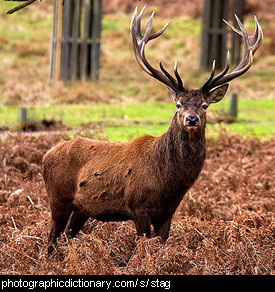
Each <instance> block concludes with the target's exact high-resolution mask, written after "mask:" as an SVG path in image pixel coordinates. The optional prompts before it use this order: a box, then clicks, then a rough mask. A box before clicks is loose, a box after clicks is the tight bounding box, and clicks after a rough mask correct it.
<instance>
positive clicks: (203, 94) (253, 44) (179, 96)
mask: <svg viewBox="0 0 275 292" xmlns="http://www.w3.org/2000/svg"><path fill="white" fill-rule="evenodd" d="M145 8H146V6H144V7H143V9H142V10H141V12H140V14H139V15H137V8H136V9H135V12H134V14H133V17H132V21H131V26H130V33H131V36H132V40H133V46H134V54H135V57H136V60H137V62H138V64H139V66H140V67H141V68H142V69H143V70H144V71H145V72H146V73H147V74H149V75H150V76H152V77H154V78H155V79H157V80H159V81H160V82H162V83H164V84H165V85H167V86H168V89H169V92H170V94H171V96H172V98H173V100H174V102H175V105H176V111H175V117H176V118H177V121H178V123H179V126H180V128H181V129H182V130H184V131H187V132H188V133H189V138H192V137H193V134H194V133H195V132H196V131H198V130H199V129H200V128H202V127H205V124H206V110H207V108H208V106H209V105H210V104H211V103H216V102H219V101H220V100H222V98H223V97H224V95H225V93H226V91H227V89H228V85H229V84H228V82H229V81H231V80H233V79H235V78H237V77H239V76H241V75H242V74H244V73H245V72H246V71H247V70H248V69H249V68H250V67H251V65H252V61H253V55H254V53H255V52H256V50H257V49H258V48H259V47H260V45H261V43H262V39H263V31H262V28H261V26H260V25H259V23H258V21H257V18H256V16H255V27H256V28H255V32H254V34H253V35H252V36H248V34H247V32H246V30H245V28H244V26H243V24H242V23H241V21H240V20H239V18H238V17H237V15H235V17H236V20H237V22H238V24H239V27H240V30H238V29H237V28H235V27H233V26H232V25H230V24H229V23H228V22H227V21H225V20H224V22H225V23H226V24H227V26H228V27H230V28H231V29H232V30H233V31H234V32H235V33H237V34H238V35H240V36H241V37H242V38H243V40H244V56H243V58H242V60H241V61H240V63H239V65H238V66H237V67H236V68H235V69H234V70H233V71H232V72H231V73H227V72H228V71H229V67H230V56H229V52H228V54H227V62H226V67H225V69H224V70H223V71H222V72H220V73H219V74H218V75H216V76H214V75H215V61H214V62H213V66H212V71H211V74H210V77H209V78H208V79H207V80H206V82H205V83H204V84H203V86H202V87H200V88H199V89H187V88H185V87H184V86H183V82H182V79H181V77H180V75H179V73H178V69H177V62H175V65H174V75H175V77H173V76H172V75H171V74H170V73H169V72H168V71H167V70H166V69H165V68H164V66H163V64H162V62H161V61H159V67H160V70H158V69H155V68H154V67H153V66H152V65H151V64H150V63H149V62H148V61H147V59H146V56H145V45H146V43H148V42H149V41H151V40H152V39H155V38H157V37H158V36H160V35H161V34H162V33H163V32H164V31H165V30H166V28H167V26H168V24H169V22H168V23H167V24H166V25H165V26H164V27H163V28H162V29H161V30H160V31H158V32H156V33H154V34H150V32H151V28H152V22H153V17H154V12H153V13H152V14H151V17H150V19H149V21H148V22H147V24H146V28H145V32H144V35H142V33H141V29H140V24H141V19H142V16H143V13H144V10H145Z"/></svg>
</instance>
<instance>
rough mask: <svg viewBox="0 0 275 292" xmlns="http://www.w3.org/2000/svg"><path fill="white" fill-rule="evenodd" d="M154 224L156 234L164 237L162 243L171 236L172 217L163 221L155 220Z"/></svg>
mask: <svg viewBox="0 0 275 292" xmlns="http://www.w3.org/2000/svg"><path fill="white" fill-rule="evenodd" d="M153 226H154V231H155V234H156V236H160V237H161V238H162V243H165V242H166V240H167V238H168V236H169V230H170V226H171V218H169V219H168V220H166V221H164V222H161V223H159V222H153Z"/></svg>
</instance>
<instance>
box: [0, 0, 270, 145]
mask: <svg viewBox="0 0 275 292" xmlns="http://www.w3.org/2000/svg"><path fill="white" fill-rule="evenodd" d="M69 2H73V1H66V0H65V2H64V5H63V6H62V5H61V1H55V2H54V1H52V0H48V1H46V0H44V1H42V2H40V1H37V2H34V3H33V4H31V5H29V6H28V7H26V8H24V9H21V10H19V11H17V12H15V13H13V14H9V15H8V14H6V13H7V11H9V10H10V9H12V8H14V7H15V6H16V5H18V4H16V3H19V4H20V2H13V1H1V4H0V56H1V58H0V96H1V98H0V105H1V108H0V128H1V129H2V131H4V130H11V131H15V130H22V129H23V130H29V131H31V130H41V129H42V130H45V129H46V130H47V129H48V128H49V127H51V129H67V130H68V129H69V130H72V129H78V130H79V129H81V128H83V127H84V128H85V129H87V128H89V127H91V125H92V127H94V125H99V126H100V127H101V128H102V129H103V132H104V133H105V135H106V136H107V138H108V139H109V140H120V141H124V140H125V141H127V140H129V139H132V138H134V137H136V136H137V135H140V134H143V133H148V132H149V133H151V134H153V135H159V134H161V133H163V132H164V131H165V130H166V129H167V127H168V125H169V121H170V118H171V116H172V114H173V111H174V105H173V102H172V100H171V98H170V96H169V94H168V92H167V89H166V86H164V85H162V84H160V83H159V84H158V82H157V81H156V80H154V79H153V78H150V77H149V76H148V75H147V74H145V73H144V72H143V71H142V70H141V69H140V68H139V66H138V65H137V63H136V61H135V57H134V55H133V50H132V42H131V38H130V35H129V24H130V21H131V16H132V13H133V11H134V9H135V7H136V6H138V7H139V8H141V7H143V6H144V5H145V4H146V5H147V9H146V13H145V15H144V21H143V27H144V24H145V23H146V20H147V19H148V17H149V16H150V13H151V12H152V11H156V15H155V17H154V23H153V30H159V29H160V28H161V27H162V26H164V24H165V23H166V22H167V20H171V22H170V24H169V26H168V28H167V30H166V31H165V33H164V34H163V35H162V36H161V37H160V38H158V39H157V40H155V41H154V42H152V43H150V44H148V45H147V48H146V54H147V56H148V59H149V61H150V62H151V64H153V65H154V66H157V64H158V61H159V60H162V61H163V63H164V65H165V66H166V68H167V69H169V70H170V72H172V68H173V63H174V61H175V60H177V61H178V70H179V73H180V75H181V76H182V79H183V80H184V85H185V86H186V87H188V88H199V87H200V86H201V85H202V84H203V82H204V81H205V80H206V79H207V77H208V76H209V73H210V66H204V67H203V66H200V62H201V61H200V56H201V50H202V29H203V11H204V6H205V5H206V6H207V7H208V10H209V9H210V10H211V11H212V12H211V11H210V10H209V11H210V12H208V13H210V14H211V13H212V16H211V17H212V18H213V17H216V18H217V17H218V18H219V13H220V12H219V11H220V9H221V8H220V6H221V5H225V4H224V3H227V5H228V6H227V8H226V7H225V8H224V9H225V11H224V12H222V13H221V15H220V16H221V17H223V16H228V18H227V19H230V22H231V23H232V22H233V18H232V17H231V16H232V15H233V13H234V12H236V10H234V9H235V8H234V7H235V6H234V5H236V3H235V2H237V3H238V2H243V8H242V10H241V12H240V13H241V14H242V15H241V16H240V17H241V18H243V21H244V25H245V27H246V29H247V31H248V33H249V34H253V32H254V18H253V15H257V17H258V20H259V22H260V24H261V26H262V28H263V30H264V42H263V44H262V46H261V47H260V49H259V50H258V51H257V52H256V54H255V58H254V63H253V65H252V68H251V69H250V70H249V72H248V73H246V74H245V75H244V76H242V77H240V78H238V79H236V80H234V81H232V82H231V84H230V88H229V92H228V94H227V97H226V98H225V100H224V101H222V102H221V103H219V104H217V105H214V106H213V105H212V106H211V107H210V110H209V116H208V121H209V127H208V133H207V134H208V135H209V136H213V137H214V136H217V135H218V133H219V132H220V130H221V129H223V130H225V131H229V132H237V133H241V134H243V135H245V136H257V137H259V138H260V139H266V138H270V137H272V136H273V134H274V123H275V121H274V120H275V118H274V108H275V101H274V91H275V83H274V72H275V19H274V13H275V3H274V1H272V0H269V1H255V0H245V1H233V0H229V1H218V0H216V1H205V2H204V1H203V0H195V1H189V0H187V1H180V0H178V1H172V2H171V1H168V0H167V1H160V0H153V1H145V0H141V1H123V0H110V1H107V0H103V1H100V0H99V1H79V3H82V4H80V6H81V7H80V6H79V7H77V6H72V7H70V6H68V5H69V4H68V3H69ZM86 2H90V4H89V5H91V6H90V11H91V15H90V22H89V20H88V23H87V24H86V23H85V21H86V20H87V17H86V16H85V13H89V12H87V9H86V10H85V7H84V8H83V6H85V5H86V6H87V3H86ZM96 3H100V5H102V6H101V7H100V8H99V10H98V8H95V6H96V5H98V4H96ZM220 3H222V4H220ZM210 5H211V7H210ZM87 7H88V6H87ZM66 9H67V10H66ZM76 9H79V15H80V18H79V19H78V20H75V18H74V17H75V16H73V15H75V14H73V11H72V10H74V11H75V10H76ZM96 9H97V11H96V14H95V10H96ZM61 10H62V11H61ZM101 10H102V13H101ZM217 11H218V12H217ZM62 15H63V18H62ZM66 15H67V16H66ZM81 15H82V17H81ZM213 15H214V16H213ZM215 15H216V16H215ZM66 17H67V18H66ZM93 17H94V18H95V17H96V22H95V21H94V22H93ZM221 17H220V18H219V19H220V20H221ZM74 21H79V31H78V32H76V30H75V29H73V27H75V23H76V22H74ZM89 23H90V24H91V27H93V28H92V30H93V29H95V30H96V33H97V36H96V38H97V40H96V41H97V49H96V50H97V51H95V53H96V54H97V55H96V59H95V60H97V61H96V62H98V63H97V64H96V67H98V68H96V69H95V70H96V73H94V74H95V75H93V77H91V76H90V75H89V74H90V72H91V70H93V69H87V68H86V70H88V71H89V72H88V77H87V76H86V77H85V76H84V77H83V76H82V77H81V76H80V77H79V78H78V77H77V76H76V75H77V74H78V73H77V72H76V73H74V75H73V77H72V76H71V75H70V76H65V78H64V72H65V74H69V70H70V68H71V67H68V66H72V65H67V67H66V66H65V67H63V69H62V62H63V61H64V54H63V53H64V52H63V51H62V50H63V49H61V43H62V44H63V45H64V43H65V42H66V30H68V33H67V34H68V35H67V38H71V39H72V38H74V36H75V37H76V38H79V37H81V38H83V37H84V36H83V37H82V35H83V34H89V33H90V34H91V33H92V32H91V28H90V31H87V32H86V30H85V25H88V24H89ZM225 28H226V26H225V25H224V26H223V30H224V29H225ZM81 30H82V31H81ZM73 31H75V35H74V33H73ZM80 31H81V32H80ZM76 34H79V35H77V36H76ZM230 36H231V34H228V39H229V42H228V44H227V48H229V47H230V46H231V43H232V41H231V43H230ZM88 38H89V36H88ZM67 41H68V40H67ZM58 42H59V44H60V46H59V48H58ZM63 45H62V46H63ZM73 46H74V45H73V44H72V42H69V41H68V43H67V47H68V48H67V50H69V51H68V52H69V53H68V52H67V54H72V53H71V51H72V50H74V49H75V50H78V53H76V55H75V56H76V57H75V58H74V56H73V55H72V57H71V58H74V59H75V60H76V59H77V62H80V63H79V64H80V65H79V66H80V67H81V66H82V65H81V60H79V59H81V58H82V57H81V56H83V52H82V51H81V48H80V47H81V45H80V44H78V45H76V47H73ZM215 47H216V46H215ZM87 48H88V49H87V52H88V54H91V50H93V49H91V47H89V46H88V47H87ZM61 51H62V52H63V53H62V52H61ZM87 52H86V54H87ZM240 52H241V54H242V50H241V51H240ZM61 53H62V54H63V56H61V55H62V54H61ZM65 53H66V52H65ZM223 55H224V57H225V54H223ZM62 58H63V59H62ZM62 60H63V61H62ZM82 62H83V60H82ZM85 62H86V64H84V65H83V66H89V64H88V63H89V62H91V63H92V62H93V61H90V60H88V59H85V60H84V63H85ZM209 62H210V63H212V60H210V57H209ZM63 65H64V64H63ZM65 65H66V64H65ZM90 65H91V64H90ZM91 66H92V67H93V65H91ZM94 67H95V66H94ZM207 67H209V68H207ZM64 68H65V69H64ZM233 68H234V65H232V68H231V70H232V69H233ZM62 70H63V77H62ZM64 70H65V71H64ZM60 71H61V73H60ZM76 71H77V69H76ZM79 71H81V68H80V69H78V72H79ZM218 71H219V70H217V72H218ZM79 74H80V75H81V73H79ZM91 74H92V73H91ZM90 77H91V78H90ZM234 93H237V94H238V97H237V98H238V104H237V110H238V113H237V114H236V113H234V115H232V113H231V112H230V102H229V100H230V97H231V95H232V94H234ZM22 107H23V108H26V109H27V113H25V112H23V114H22V115H21V116H22V117H19V121H21V118H22V119H23V120H22V121H23V124H22V121H21V122H19V123H18V111H19V108H22ZM19 116H20V113H19ZM26 116H27V117H26ZM41 121H42V122H41ZM26 122H27V124H26ZM233 122H234V123H233Z"/></svg>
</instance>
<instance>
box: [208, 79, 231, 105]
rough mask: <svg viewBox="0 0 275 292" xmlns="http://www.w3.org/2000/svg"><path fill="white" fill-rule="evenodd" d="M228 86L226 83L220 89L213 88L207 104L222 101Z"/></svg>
mask: <svg viewBox="0 0 275 292" xmlns="http://www.w3.org/2000/svg"><path fill="white" fill-rule="evenodd" d="M228 86H229V84H228V83H226V84H224V85H222V86H220V87H217V88H215V89H214V90H212V91H210V92H209V97H208V100H207V101H208V102H209V103H216V102H219V101H221V100H222V99H223V97H224V95H225V94H226V91H227V89H228Z"/></svg>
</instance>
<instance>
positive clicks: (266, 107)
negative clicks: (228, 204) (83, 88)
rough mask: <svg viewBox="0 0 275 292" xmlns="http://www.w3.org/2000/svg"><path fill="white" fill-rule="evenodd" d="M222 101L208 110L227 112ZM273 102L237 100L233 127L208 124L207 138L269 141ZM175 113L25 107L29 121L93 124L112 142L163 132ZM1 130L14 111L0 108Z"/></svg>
mask: <svg viewBox="0 0 275 292" xmlns="http://www.w3.org/2000/svg"><path fill="white" fill-rule="evenodd" d="M228 106H229V103H228V101H227V100H224V101H222V102H220V103H218V104H215V105H212V106H211V107H210V108H209V111H210V112H212V113H214V114H218V113H220V112H227V109H228ZM274 108H275V100H266V101H264V100H250V101H248V100H240V101H239V116H238V118H237V121H236V122H235V123H232V124H214V125H213V124H208V125H207V136H208V137H216V136H217V135H218V134H219V133H220V131H221V130H222V129H223V130H224V131H227V132H231V133H240V134H242V135H243V136H245V137H253V136H256V137H258V138H260V139H268V138H271V137H273V136H274V133H275V114H274ZM173 112H174V105H173V103H172V102H171V103H169V104H168V103H167V104H166V103H165V104H164V103H142V104H113V105H111V104H94V105H54V106H47V107H45V106H44V107H43V106H42V107H31V108H28V119H29V120H40V119H55V120H56V121H62V122H63V123H64V124H66V125H68V126H70V127H71V128H73V129H79V128H81V127H82V126H83V125H86V124H89V123H93V124H98V125H101V126H102V127H103V132H104V133H105V134H106V135H107V136H108V139H109V140H111V141H129V140H131V139H133V138H135V137H137V136H140V135H143V134H150V135H155V136H158V135H161V134H162V133H164V132H165V131H166V130H167V128H168V126H169V122H170V120H171V117H172V115H173ZM0 121H1V124H0V127H1V126H6V127H10V128H13V127H15V126H14V125H16V123H17V108H16V107H7V106H6V107H3V108H1V109H0Z"/></svg>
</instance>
